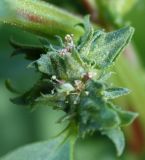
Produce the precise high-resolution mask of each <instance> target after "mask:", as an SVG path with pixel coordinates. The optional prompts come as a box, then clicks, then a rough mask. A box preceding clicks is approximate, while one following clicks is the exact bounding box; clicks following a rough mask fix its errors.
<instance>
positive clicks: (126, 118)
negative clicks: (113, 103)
mask: <svg viewBox="0 0 145 160" xmlns="http://www.w3.org/2000/svg"><path fill="white" fill-rule="evenodd" d="M115 110H116V112H117V113H118V115H119V117H120V120H121V125H122V126H126V125H130V124H131V123H132V122H133V121H134V120H135V119H136V118H137V117H138V113H135V112H131V111H123V110H122V109H121V108H119V107H115Z"/></svg>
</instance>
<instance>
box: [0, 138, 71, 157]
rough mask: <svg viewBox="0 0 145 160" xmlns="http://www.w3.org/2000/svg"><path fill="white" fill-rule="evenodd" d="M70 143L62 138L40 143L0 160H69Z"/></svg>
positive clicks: (22, 148) (20, 149) (18, 150)
mask: <svg viewBox="0 0 145 160" xmlns="http://www.w3.org/2000/svg"><path fill="white" fill-rule="evenodd" d="M69 159H70V142H69V140H67V141H65V142H63V139H62V137H57V138H55V139H52V140H50V141H45V142H39V143H35V144H31V145H27V146H25V147H21V148H19V149H17V150H16V151H14V152H12V153H9V154H8V155H6V156H4V157H2V158H1V159H0V160H69Z"/></svg>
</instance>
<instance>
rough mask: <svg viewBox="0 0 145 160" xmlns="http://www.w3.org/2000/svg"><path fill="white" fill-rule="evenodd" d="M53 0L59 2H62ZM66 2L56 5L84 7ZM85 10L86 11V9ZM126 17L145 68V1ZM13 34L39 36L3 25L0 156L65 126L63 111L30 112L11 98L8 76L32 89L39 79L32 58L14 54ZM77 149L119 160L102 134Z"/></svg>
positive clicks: (30, 39)
mask: <svg viewBox="0 0 145 160" xmlns="http://www.w3.org/2000/svg"><path fill="white" fill-rule="evenodd" d="M51 2H53V3H56V2H58V1H56V2H55V1H51ZM62 2H63V1H61V3H56V4H57V5H58V6H61V5H62V4H65V5H63V7H64V8H66V9H68V10H69V11H70V10H71V11H72V12H74V8H73V6H74V5H77V6H78V10H79V9H82V7H81V5H80V3H79V2H78V3H77V2H73V1H71V0H69V1H67V2H66V1H65V0H64V2H66V3H62ZM75 11H76V10H75ZM82 12H83V13H85V11H84V10H83V11H82ZM126 19H127V20H129V21H130V22H131V24H132V26H134V27H135V29H136V32H135V35H134V38H133V43H134V45H135V48H136V50H137V53H138V56H139V58H140V61H141V63H142V66H143V67H144V69H145V53H144V48H145V0H140V2H139V3H138V4H137V5H136V6H135V7H134V9H133V10H132V11H131V12H130V13H129V14H128V15H127V16H126ZM11 36H12V37H13V38H14V39H15V40H18V41H20V42H24V43H38V41H37V37H36V36H34V35H32V34H30V33H27V32H24V31H22V30H19V29H16V28H14V27H9V26H7V25H3V26H0V156H2V155H4V154H6V153H7V152H9V151H11V150H12V149H15V148H17V147H19V146H22V145H24V144H27V143H31V142H35V141H39V140H45V139H48V138H49V137H52V136H53V135H55V134H57V133H58V132H59V131H60V130H61V129H62V128H63V126H61V125H60V124H57V123H56V121H57V119H58V118H59V117H60V116H61V114H62V113H57V112H55V111H53V110H51V109H49V108H48V107H47V108H46V107H41V108H38V109H36V110H35V111H30V110H29V109H28V108H24V107H22V106H16V105H13V104H12V103H11V102H10V100H9V99H10V98H11V97H14V96H15V95H14V94H11V93H10V92H9V91H8V90H7V89H6V88H5V85H4V81H5V80H6V79H9V78H10V79H11V80H12V82H13V84H14V85H15V87H16V88H18V89H19V90H20V91H24V90H27V89H29V87H30V86H32V85H33V83H35V81H36V80H37V78H38V75H37V74H36V73H35V72H34V71H33V70H31V69H27V68H26V67H27V65H28V64H29V61H26V60H24V57H23V56H22V55H20V56H17V57H10V55H11V53H12V51H13V49H12V47H11V46H10V45H9V38H10V37H11ZM96 137H97V138H96ZM76 150H77V154H78V157H80V158H79V159H84V160H88V159H89V160H95V159H96V158H94V157H99V159H100V160H115V159H116V158H114V155H115V149H114V146H113V145H112V143H111V142H110V141H109V140H108V139H106V138H105V137H101V136H100V135H97V136H96V135H95V136H94V137H91V138H88V139H86V140H83V141H82V142H79V145H78V146H77V148H76ZM104 153H105V154H104ZM144 155H145V154H144V153H142V154H141V156H140V158H138V155H135V154H133V153H130V154H129V153H128V151H127V150H126V152H125V154H124V155H123V156H122V158H121V159H124V160H129V159H131V160H133V159H137V160H138V159H145V157H144ZM136 157H137V158H136ZM141 157H142V158H141Z"/></svg>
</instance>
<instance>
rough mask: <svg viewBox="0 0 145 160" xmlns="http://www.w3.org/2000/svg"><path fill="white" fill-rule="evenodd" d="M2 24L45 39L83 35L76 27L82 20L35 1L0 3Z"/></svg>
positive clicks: (7, 1)
mask: <svg viewBox="0 0 145 160" xmlns="http://www.w3.org/2000/svg"><path fill="white" fill-rule="evenodd" d="M0 10H1V12H0V22H2V23H5V24H9V25H12V26H16V27H19V28H22V29H23V30H27V31H30V32H33V33H35V34H37V35H41V36H44V37H52V36H54V35H60V36H64V35H66V34H67V33H72V34H74V35H75V36H74V37H75V38H76V39H77V38H79V36H80V35H81V34H82V33H83V30H82V28H81V27H78V26H76V27H75V25H76V24H78V23H80V22H81V21H82V20H81V19H80V18H78V17H76V16H74V15H72V14H70V13H68V12H66V11H64V10H61V9H59V8H57V7H54V6H53V5H51V4H49V3H46V2H42V1H33V0H23V1H22V0H13V1H12V0H3V1H1V2H0Z"/></svg>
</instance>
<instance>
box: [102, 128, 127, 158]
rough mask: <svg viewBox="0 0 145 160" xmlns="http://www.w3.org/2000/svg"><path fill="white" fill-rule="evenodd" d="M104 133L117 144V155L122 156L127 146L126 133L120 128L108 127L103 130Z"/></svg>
mask: <svg viewBox="0 0 145 160" xmlns="http://www.w3.org/2000/svg"><path fill="white" fill-rule="evenodd" d="M102 134H103V135H106V136H108V137H109V138H110V139H111V140H112V142H113V143H114V144H115V147H116V150H117V155H118V156H120V155H121V154H122V152H123V150H124V147H125V140H124V134H123V132H122V131H121V129H120V128H114V129H107V130H103V131H102Z"/></svg>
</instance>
